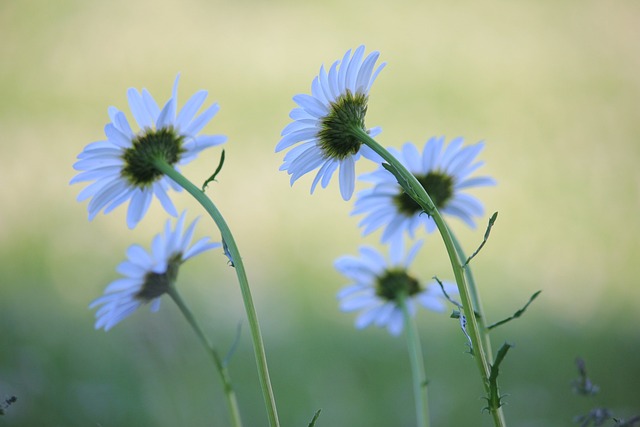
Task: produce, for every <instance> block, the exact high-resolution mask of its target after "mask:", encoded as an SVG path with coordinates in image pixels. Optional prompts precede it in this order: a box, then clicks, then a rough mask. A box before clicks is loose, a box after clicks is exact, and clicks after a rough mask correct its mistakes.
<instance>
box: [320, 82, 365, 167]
mask: <svg viewBox="0 0 640 427" xmlns="http://www.w3.org/2000/svg"><path fill="white" fill-rule="evenodd" d="M367 100H368V97H367V95H365V94H362V93H359V92H356V94H355V95H354V94H352V93H351V91H349V90H347V93H345V94H344V95H341V96H340V97H339V98H338V99H337V100H336V101H335V102H332V103H331V111H330V112H329V114H327V115H326V116H325V117H324V118H323V119H322V122H321V125H320V126H321V129H320V132H318V139H319V140H320V147H321V148H322V151H323V153H324V155H325V156H326V157H327V158H329V159H337V160H343V159H345V158H347V157H349V156H352V155H354V154H356V153H357V152H358V150H360V146H361V145H362V143H361V142H360V141H359V140H358V139H357V138H356V137H355V136H353V135H352V134H351V132H352V131H351V129H353V128H354V127H356V128H360V129H362V130H364V131H366V128H365V126H364V117H365V115H366V114H367Z"/></svg>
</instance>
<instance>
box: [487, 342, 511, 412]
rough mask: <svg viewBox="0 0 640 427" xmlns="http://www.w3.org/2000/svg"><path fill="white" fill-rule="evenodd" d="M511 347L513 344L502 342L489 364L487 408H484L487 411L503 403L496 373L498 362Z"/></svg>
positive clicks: (499, 362)
mask: <svg viewBox="0 0 640 427" xmlns="http://www.w3.org/2000/svg"><path fill="white" fill-rule="evenodd" d="M511 347H513V344H509V343H507V342H506V343H504V344H502V347H500V350H498V354H497V355H496V360H495V362H494V363H493V365H491V372H490V373H489V397H487V408H485V409H488V410H489V411H495V410H497V409H498V408H499V407H501V406H502V404H503V403H502V396H500V391H499V389H498V374H499V373H500V364H501V363H502V361H503V360H504V358H505V356H506V355H507V352H508V351H509V349H510V348H511Z"/></svg>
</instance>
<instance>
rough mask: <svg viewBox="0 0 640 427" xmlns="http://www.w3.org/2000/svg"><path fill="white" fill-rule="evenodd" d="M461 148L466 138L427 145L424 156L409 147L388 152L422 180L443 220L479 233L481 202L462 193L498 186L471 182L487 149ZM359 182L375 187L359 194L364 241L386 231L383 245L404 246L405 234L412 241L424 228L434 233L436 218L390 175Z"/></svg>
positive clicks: (377, 173)
mask: <svg viewBox="0 0 640 427" xmlns="http://www.w3.org/2000/svg"><path fill="white" fill-rule="evenodd" d="M462 143H463V139H462V138H455V139H453V140H452V141H451V142H450V143H449V144H448V145H447V146H445V144H444V137H440V138H435V137H434V138H431V139H429V141H427V143H426V144H425V145H424V148H423V150H422V153H420V152H419V151H418V149H417V148H416V147H415V146H414V145H413V144H410V143H407V144H405V145H404V146H403V147H402V151H398V150H395V149H393V148H390V149H389V152H390V153H391V154H393V155H394V157H396V158H397V159H398V160H399V161H400V162H401V163H402V164H403V165H404V166H406V167H407V169H408V170H409V171H410V172H411V173H412V174H413V175H414V176H415V177H416V178H417V179H418V181H419V182H420V184H422V186H423V187H424V188H425V189H426V190H427V192H428V193H429V195H430V196H431V199H432V200H433V202H434V204H435V205H436V207H437V208H438V210H439V211H440V212H441V213H442V214H446V215H451V216H455V217H458V218H460V219H462V220H463V221H464V222H465V223H467V224H468V225H469V226H470V227H475V222H474V217H477V216H481V215H482V214H483V213H484V208H483V206H482V203H481V202H480V201H479V200H478V199H477V198H475V197H473V196H471V195H469V194H466V193H465V192H464V191H465V190H467V189H469V188H472V187H479V186H485V185H495V181H494V179H493V178H491V177H487V176H476V177H470V175H471V174H472V173H473V172H474V171H476V170H477V169H478V168H479V167H480V166H482V165H483V162H481V161H477V160H476V156H477V155H478V154H479V153H480V151H481V150H482V148H483V146H484V144H483V143H477V144H474V145H469V146H467V147H462ZM360 179H362V180H365V181H370V182H372V183H373V184H374V186H373V187H372V188H370V189H366V190H363V191H360V192H359V193H358V195H357V199H356V202H355V206H354V210H353V212H352V214H354V215H355V214H364V215H365V217H364V218H363V219H362V221H361V222H360V226H361V227H363V234H364V235H366V234H369V233H371V232H373V231H374V230H377V229H378V228H382V227H384V231H383V233H382V239H381V240H382V242H388V241H390V240H395V239H400V240H401V239H402V237H403V233H404V231H406V232H407V233H408V234H409V236H410V237H412V238H413V236H414V233H415V231H416V229H417V228H418V227H419V226H420V225H421V224H423V225H424V226H425V227H426V229H427V231H428V232H429V233H431V232H433V231H434V230H435V228H436V225H435V222H434V220H433V218H432V217H430V216H429V215H426V214H425V213H424V212H423V211H422V209H421V207H420V206H419V205H418V204H417V203H416V202H415V201H414V200H413V199H412V198H411V197H410V196H409V195H407V194H406V193H405V192H404V191H403V189H402V188H401V187H400V185H399V184H398V182H397V180H396V178H395V177H394V176H393V175H392V174H391V173H389V172H388V171H387V170H386V169H384V168H383V167H380V168H379V169H377V170H376V171H374V172H371V173H368V174H365V175H363V176H361V177H360Z"/></svg>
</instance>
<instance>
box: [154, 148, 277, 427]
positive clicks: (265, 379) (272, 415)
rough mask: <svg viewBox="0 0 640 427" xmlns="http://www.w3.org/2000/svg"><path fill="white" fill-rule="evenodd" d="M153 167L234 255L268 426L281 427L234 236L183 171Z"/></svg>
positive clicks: (161, 162)
mask: <svg viewBox="0 0 640 427" xmlns="http://www.w3.org/2000/svg"><path fill="white" fill-rule="evenodd" d="M154 165H155V166H156V167H157V168H158V169H159V170H160V171H161V172H162V173H164V174H165V175H167V176H169V177H170V178H171V179H173V180H174V181H175V182H176V183H177V184H178V185H180V186H181V187H182V188H184V189H185V190H187V191H188V192H189V194H191V195H192V196H193V197H194V198H195V199H196V200H197V201H198V202H199V203H200V204H201V205H202V207H203V208H204V209H205V210H206V211H207V213H209V215H210V216H211V218H212V219H213V220H214V222H215V223H216V225H217V226H218V229H219V230H220V234H221V235H222V240H223V242H224V243H225V244H226V245H227V248H228V250H229V253H230V254H231V258H232V262H233V264H234V267H235V271H236V275H237V276H238V283H239V285H240V291H241V293H242V300H243V301H244V307H245V311H246V313H247V319H248V321H249V329H250V330H251V339H252V341H253V350H254V353H255V357H256V364H257V368H258V379H259V381H260V387H261V389H262V395H263V397H264V401H265V405H266V408H267V416H268V418H269V425H270V426H271V427H279V426H280V421H279V420H278V411H277V410H276V402H275V398H274V395H273V389H272V387H271V380H270V378H269V368H268V366H267V357H266V353H265V350H264V343H263V341H262V334H261V332H260V325H259V323H258V316H257V314H256V309H255V306H254V304H253V298H252V296H251V290H250V288H249V281H248V279H247V274H246V272H245V269H244V264H243V262H242V257H241V256H240V251H239V250H238V246H237V245H236V242H235V239H234V238H233V234H231V230H230V229H229V226H228V225H227V223H226V221H225V220H224V218H223V217H222V214H221V213H220V211H218V208H216V206H215V205H214V204H213V202H212V201H211V199H209V197H207V196H206V194H204V192H202V190H200V189H199V188H198V187H196V186H195V185H194V184H193V183H192V182H191V181H189V180H188V179H187V178H185V177H184V176H183V175H182V174H181V173H180V172H178V171H176V170H175V169H174V168H173V167H171V166H170V165H169V164H168V163H166V162H165V161H164V160H162V159H159V160H157V161H156V162H155V163H154Z"/></svg>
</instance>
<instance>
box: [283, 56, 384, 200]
mask: <svg viewBox="0 0 640 427" xmlns="http://www.w3.org/2000/svg"><path fill="white" fill-rule="evenodd" d="M379 55H380V54H379V53H378V52H372V53H370V54H369V55H368V56H367V57H366V58H364V46H360V47H358V48H357V49H356V50H355V51H354V52H353V55H351V50H349V51H347V53H345V55H344V57H343V58H342V60H338V61H336V62H334V63H333V65H331V67H330V68H329V71H326V70H325V69H324V66H322V67H320V74H319V75H318V76H317V77H316V78H315V79H313V83H312V84H311V95H306V94H300V95H296V96H294V97H293V100H294V101H295V102H296V104H298V107H297V108H294V109H293V110H292V111H291V113H290V114H289V117H291V119H293V122H291V123H289V125H287V126H286V127H285V128H284V130H283V131H282V139H281V140H280V142H279V143H278V145H277V146H276V152H279V151H282V150H284V149H286V148H289V147H291V146H293V145H295V144H299V145H297V146H296V147H294V148H292V149H291V150H290V151H289V152H288V153H287V154H286V155H285V157H284V163H283V164H282V166H281V167H280V170H286V171H287V173H288V174H289V175H291V185H293V183H294V182H295V181H296V180H297V179H298V178H300V177H301V176H302V175H305V174H306V173H308V172H311V171H312V170H315V169H319V170H318V172H317V174H316V176H315V179H314V180H313V183H312V184H311V192H312V193H313V191H314V190H315V188H316V186H317V185H318V183H320V184H321V185H322V187H323V188H325V187H326V186H327V185H328V184H329V181H330V180H331V176H332V175H333V173H334V172H335V170H336V169H338V168H340V172H339V176H340V193H341V194H342V198H343V199H345V200H349V199H350V198H351V195H352V194H353V190H354V187H355V161H356V160H358V159H359V158H360V154H362V155H363V156H365V157H366V158H368V159H371V160H374V161H379V160H380V157H378V155H377V154H376V153H374V152H373V150H371V149H370V148H369V147H367V146H366V145H362V143H361V142H360V141H359V140H358V139H357V138H356V137H355V136H354V135H353V132H352V130H351V129H353V128H357V129H361V130H363V131H365V132H369V134H370V135H371V136H375V135H377V134H378V133H380V129H379V128H375V129H371V130H370V131H367V129H366V127H365V124H364V119H365V116H366V113H367V101H368V99H369V90H370V89H371V85H372V84H373V82H374V80H375V79H376V77H377V76H378V73H379V72H380V70H382V68H383V67H384V65H385V64H384V63H383V64H381V65H379V66H378V68H377V69H376V70H375V71H374V66H375V63H376V61H377V60H378V56H379ZM363 58H364V59H363Z"/></svg>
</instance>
